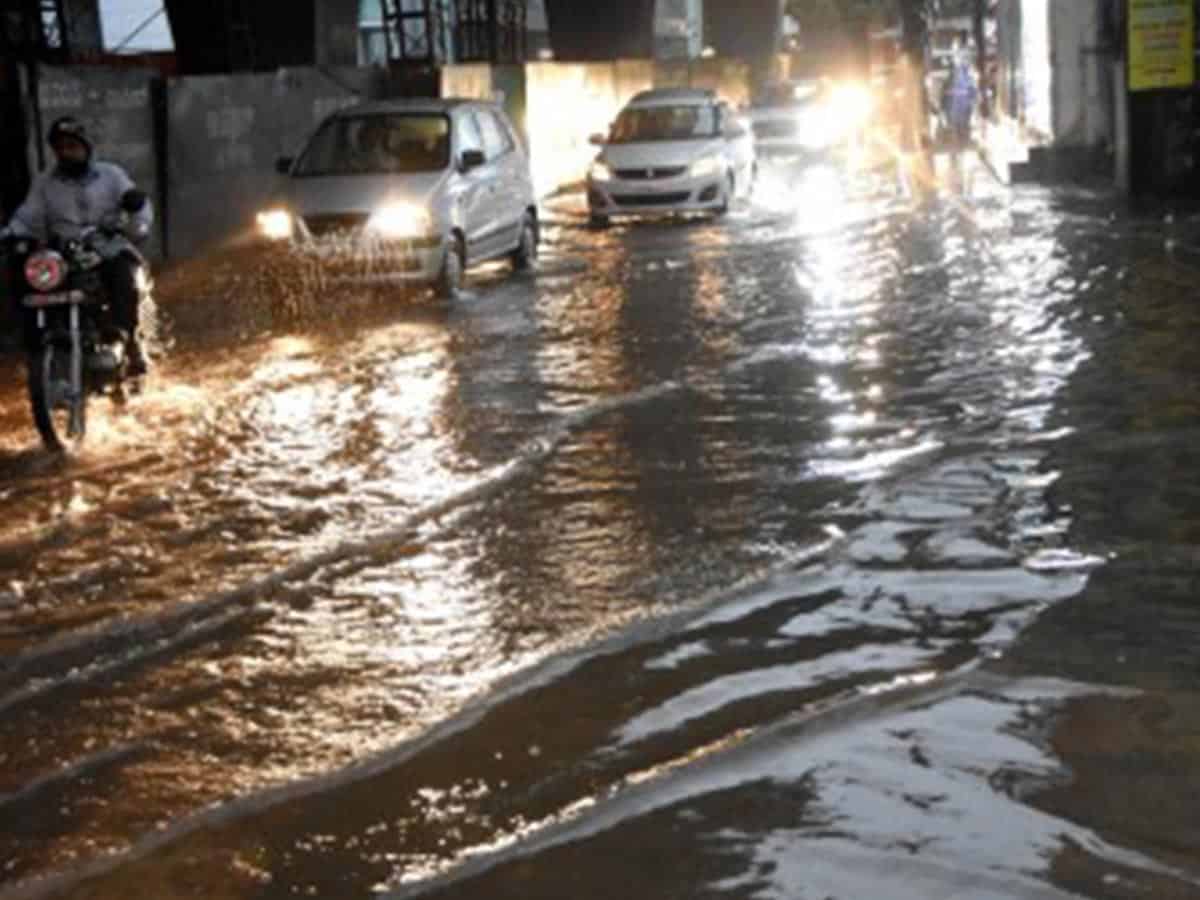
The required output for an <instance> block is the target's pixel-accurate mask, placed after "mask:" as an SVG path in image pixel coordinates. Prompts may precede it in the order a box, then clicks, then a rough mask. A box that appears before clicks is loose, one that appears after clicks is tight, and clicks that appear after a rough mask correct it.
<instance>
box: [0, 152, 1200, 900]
mask: <svg viewBox="0 0 1200 900" xmlns="http://www.w3.org/2000/svg"><path fill="white" fill-rule="evenodd" d="M817 187H820V188H821V189H823V190H828V191H829V193H828V194H826V195H822V196H815V195H814V193H813V192H812V191H815V190H816V189H817ZM962 187H963V186H962V185H956V186H954V188H951V189H944V190H937V191H935V192H932V193H931V194H930V195H928V196H924V197H917V198H913V197H909V196H905V195H903V194H897V193H895V192H891V191H887V192H883V193H881V194H874V195H871V196H869V197H868V196H855V197H843V196H840V195H838V194H837V193H836V192H835V191H834V190H833V188H832V186H831V185H828V184H824V185H820V186H812V191H810V192H808V193H805V194H804V195H803V202H802V203H799V204H798V203H796V202H794V201H791V200H789V193H788V192H787V191H786V190H784V189H783V188H782V187H780V186H779V185H774V186H772V185H770V184H768V185H767V186H766V187H765V188H764V189H763V190H761V191H760V196H759V197H758V199H757V200H756V202H755V203H754V204H753V205H752V206H750V207H747V208H744V209H741V210H739V211H737V212H736V214H735V215H733V216H732V217H731V218H730V219H728V220H726V221H724V222H719V223H712V222H688V223H669V224H647V225H643V226H639V227H617V228H614V229H612V230H609V231H605V232H594V231H590V230H588V229H587V228H586V227H584V225H583V222H582V217H580V216H579V215H578V214H577V213H576V212H575V211H573V210H572V209H571V208H570V206H569V204H567V205H564V206H554V207H553V208H548V209H547V216H548V218H549V223H548V227H547V229H546V238H547V244H546V247H545V252H544V256H543V260H542V263H541V266H540V270H539V272H538V273H537V275H536V276H521V277H510V276H509V275H508V273H507V272H506V271H505V269H504V267H493V268H490V269H488V270H486V271H484V272H482V273H480V274H479V275H477V276H476V277H475V278H473V280H472V282H471V285H470V289H469V291H468V293H467V294H466V295H465V296H464V297H462V298H461V299H460V300H459V301H457V302H455V303H454V304H452V305H450V306H449V307H437V306H435V305H432V304H430V303H427V302H419V301H414V300H411V299H407V300H397V299H396V298H394V297H383V298H381V297H378V296H375V297H373V298H370V300H369V302H367V303H359V302H357V301H358V300H359V299H362V298H359V297H357V295H354V294H353V293H338V294H337V295H336V296H334V295H332V294H325V293H323V292H322V291H321V290H320V289H319V285H318V284H317V279H316V276H314V275H313V274H312V273H307V274H306V273H304V272H300V273H296V272H289V274H288V276H287V279H286V280H284V281H278V280H277V274H278V273H277V271H276V270H275V269H274V268H270V267H267V268H263V267H259V268H252V267H250V266H248V265H242V264H241V263H240V262H239V261H238V259H237V257H236V256H231V257H229V258H228V259H227V260H226V261H225V269H224V270H223V271H221V272H219V273H217V274H216V275H214V271H212V270H206V271H205V272H204V273H203V274H204V278H207V279H208V281H207V282H205V283H206V285H207V288H206V290H207V292H205V291H200V290H199V289H198V288H197V287H196V285H197V284H198V283H199V282H200V281H203V279H201V278H199V277H197V279H195V280H193V281H190V282H189V281H188V279H187V278H186V277H185V276H186V274H187V273H184V276H180V275H178V274H177V275H174V276H172V278H171V279H167V283H166V284H164V286H163V291H162V292H160V293H161V294H162V296H163V302H164V305H165V306H166V317H165V318H166V321H167V322H168V323H170V325H171V328H170V333H171V334H172V335H173V337H174V341H175V346H174V348H173V350H172V352H171V353H170V355H169V356H168V357H167V358H166V360H165V362H164V364H163V366H162V369H161V371H160V373H159V375H158V376H157V377H156V379H155V381H154V383H153V385H152V386H151V388H150V390H149V391H148V392H147V394H146V395H144V396H142V397H140V398H139V399H138V400H137V401H136V402H135V404H134V406H133V408H132V410H131V411H130V413H129V414H128V415H124V416H120V417H117V416H97V417H96V418H95V422H96V423H97V425H98V429H97V433H96V434H94V435H89V443H88V446H87V447H86V449H85V450H84V451H83V452H82V453H80V454H79V455H78V456H77V457H75V458H72V459H69V460H66V461H61V460H55V459H52V458H49V457H47V456H45V455H44V454H42V453H41V452H40V451H38V450H37V448H36V447H35V444H34V433H33V431H32V428H31V427H30V426H29V424H28V421H27V418H28V417H27V413H26V411H25V407H24V402H25V401H24V399H23V396H22V393H21V390H20V379H19V377H18V373H17V372H16V370H15V368H14V367H13V366H12V365H11V364H10V365H9V368H8V369H6V370H5V372H4V373H3V375H2V376H0V381H2V383H3V388H2V389H0V419H2V420H3V429H2V434H3V437H0V508H2V509H3V510H4V516H3V519H2V521H0V654H3V655H2V656H0V660H2V662H0V897H4V898H8V897H42V896H69V897H80V898H83V897H88V898H93V897H94V898H102V897H103V898H107V897H125V896H129V895H138V896H155V897H205V898H276V897H279V898H282V897H293V896H315V897H338V898H352V897H370V896H389V897H404V896H422V897H426V896H427V897H437V898H442V897H446V898H449V897H488V898H502V897H514V898H516V897H521V898H539V897H547V898H548V897H555V898H560V897H567V896H572V897H583V898H588V897H596V898H600V897H606V898H607V897H612V896H618V895H621V894H624V895H629V896H646V897H657V898H688V900H695V898H750V897H755V898H759V897H762V898H773V897H780V898H814V900H825V898H839V900H849V898H868V897H869V898H876V897H888V898H910V897H911V898H914V900H915V898H921V900H924V898H952V897H964V898H965V897H970V898H992V897H995V898H1000V897H1005V898H1041V897H1047V898H1050V897H1054V898H1057V897H1080V896H1081V897H1097V898H1127V897H1130V898H1132V897H1155V898H1159V897H1162V898H1176V897H1179V898H1192V897H1200V816H1198V815H1197V814H1196V812H1195V811H1196V810H1197V809H1200V690H1198V684H1200V662H1198V660H1200V655H1198V654H1197V650H1196V646H1197V640H1198V639H1200V604H1198V603H1197V602H1196V599H1197V598H1196V594H1195V589H1194V585H1195V583H1196V576H1197V575H1198V574H1200V552H1198V551H1197V550H1196V549H1195V548H1196V546H1197V544H1196V538H1197V527H1198V526H1200V477H1198V476H1197V475H1196V474H1195V473H1196V472H1197V471H1200V467H1198V466H1197V465H1196V463H1197V459H1196V456H1197V454H1200V451H1198V450H1196V449H1195V448H1196V447H1200V443H1198V442H1197V441H1196V437H1197V436H1198V435H1200V426H1197V421H1198V420H1197V416H1196V412H1197V406H1198V404H1197V401H1196V399H1195V398H1196V397H1197V396H1200V394H1198V393H1197V390H1196V388H1197V387H1200V362H1198V361H1197V354H1195V353H1194V352H1193V351H1192V348H1191V347H1190V346H1189V336H1190V334H1191V333H1192V332H1194V331H1195V325H1197V324H1200V322H1198V321H1197V320H1198V319H1200V312H1197V310H1200V306H1197V304H1196V301H1197V299H1198V296H1197V295H1198V293H1200V292H1198V291H1197V285H1198V284H1200V280H1198V278H1197V275H1198V274H1200V268H1198V267H1200V240H1197V239H1194V238H1193V237H1190V235H1194V234H1197V233H1200V227H1196V223H1194V222H1191V221H1189V220H1181V221H1179V222H1174V221H1171V222H1164V221H1162V220H1161V218H1159V217H1151V216H1138V215H1133V214H1130V213H1127V212H1124V211H1122V210H1120V209H1119V208H1118V207H1116V206H1114V204H1113V203H1112V202H1111V201H1110V200H1108V199H1106V198H1104V197H1103V196H1099V195H1092V194H1088V193H1085V192H1081V191H1065V190H1058V191H1052V190H1048V189H1040V188H1021V189H1018V190H1016V191H1013V190H1010V189H1007V188H1004V187H1002V186H999V185H997V184H995V183H994V182H992V181H990V180H989V179H988V178H987V177H986V176H984V175H983V173H978V174H977V175H976V177H974V179H973V180H972V181H971V183H970V184H969V185H968V186H967V188H966V189H965V190H964V189H962ZM955 188H957V189H955ZM212 284H216V285H217V286H218V287H217V288H213V287H212Z"/></svg>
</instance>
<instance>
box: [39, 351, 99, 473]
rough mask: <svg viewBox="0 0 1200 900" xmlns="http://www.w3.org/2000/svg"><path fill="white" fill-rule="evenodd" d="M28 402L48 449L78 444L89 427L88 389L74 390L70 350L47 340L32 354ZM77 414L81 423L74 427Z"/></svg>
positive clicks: (64, 448) (62, 450)
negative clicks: (76, 391)
mask: <svg viewBox="0 0 1200 900" xmlns="http://www.w3.org/2000/svg"><path fill="white" fill-rule="evenodd" d="M29 403H30V407H31V409H32V412H33V424H34V426H35V427H36V428H37V430H38V434H40V435H41V436H42V443H43V444H44V445H45V447H46V449H47V450H50V451H53V452H56V453H62V452H64V451H65V450H67V449H68V448H69V447H72V446H78V445H79V444H80V443H81V442H82V441H83V437H84V434H85V433H86V431H87V391H86V390H83V391H81V392H80V394H79V396H78V397H73V396H72V391H71V351H70V350H68V349H66V348H63V347H57V346H55V345H54V344H52V343H51V344H45V345H43V346H42V347H39V348H38V349H37V350H36V351H34V352H33V353H32V354H31V355H30V357H29ZM75 415H77V417H78V418H77V424H78V427H72V419H73V417H74V416H75Z"/></svg>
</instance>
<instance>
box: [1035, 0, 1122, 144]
mask: <svg viewBox="0 0 1200 900" xmlns="http://www.w3.org/2000/svg"><path fill="white" fill-rule="evenodd" d="M1050 35H1051V56H1050V58H1051V60H1052V65H1053V68H1052V78H1053V95H1052V96H1053V101H1052V104H1051V107H1052V135H1053V138H1054V144H1055V145H1056V146H1061V147H1095V146H1097V145H1100V144H1104V143H1106V142H1108V141H1109V140H1110V139H1111V137H1112V115H1113V113H1112V93H1111V84H1110V73H1109V61H1110V57H1109V56H1108V54H1107V53H1106V52H1104V51H1103V50H1102V49H1101V45H1102V43H1103V35H1102V13H1101V10H1100V8H1099V4H1098V3H1097V2H1096V0H1070V2H1065V3H1064V2H1062V0H1059V2H1056V3H1052V4H1051V6H1050Z"/></svg>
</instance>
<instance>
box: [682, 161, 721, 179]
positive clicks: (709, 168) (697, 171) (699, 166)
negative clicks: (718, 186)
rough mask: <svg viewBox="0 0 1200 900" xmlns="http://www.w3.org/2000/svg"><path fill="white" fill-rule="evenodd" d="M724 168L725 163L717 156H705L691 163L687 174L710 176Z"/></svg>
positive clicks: (698, 176)
mask: <svg viewBox="0 0 1200 900" xmlns="http://www.w3.org/2000/svg"><path fill="white" fill-rule="evenodd" d="M724 168H725V163H724V161H723V160H722V159H721V157H719V156H706V157H704V158H703V159H698V160H696V161H695V162H694V163H692V165H691V168H689V169H688V174H689V175H691V176H692V177H693V178H711V177H713V176H715V175H720V174H721V172H722V171H723V170H724Z"/></svg>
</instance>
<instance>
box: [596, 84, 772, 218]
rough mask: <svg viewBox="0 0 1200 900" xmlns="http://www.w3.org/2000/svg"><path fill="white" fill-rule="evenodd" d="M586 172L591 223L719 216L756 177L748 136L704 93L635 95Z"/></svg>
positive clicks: (738, 120) (711, 95) (725, 105)
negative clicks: (617, 218)
mask: <svg viewBox="0 0 1200 900" xmlns="http://www.w3.org/2000/svg"><path fill="white" fill-rule="evenodd" d="M592 142H593V143H594V144H596V145H598V146H600V147H601V148H602V149H601V152H600V155H599V156H597V157H596V161H595V162H594V163H592V167H591V169H590V171H589V172H588V179H587V187H588V210H589V212H590V214H591V221H592V224H593V225H598V226H603V225H607V224H608V223H609V221H610V220H611V219H612V217H614V216H645V215H663V214H669V213H698V212H707V213H715V214H718V215H719V214H721V213H724V212H726V211H728V209H729V207H730V205H731V204H732V203H733V201H734V200H735V199H736V198H738V197H740V196H743V195H745V196H748V195H749V193H750V189H751V187H752V185H753V182H754V178H755V175H756V172H757V162H756V160H755V154H754V136H753V134H752V133H751V131H750V128H749V127H748V126H747V124H746V123H745V122H744V121H743V120H742V119H741V118H740V117H739V116H738V115H737V114H736V113H735V112H734V110H733V108H732V107H731V106H730V105H729V103H727V102H725V101H723V100H721V99H720V98H719V97H717V96H716V94H714V93H713V92H712V91H706V90H693V89H664V90H653V91H645V92H643V93H641V94H638V95H637V96H636V97H634V98H633V100H631V101H630V102H629V104H628V105H627V106H626V107H625V108H624V109H623V110H622V111H621V113H620V115H619V116H617V120H616V121H615V122H614V123H613V126H612V129H611V131H610V132H609V134H608V136H607V137H605V136H603V135H595V136H593V138H592Z"/></svg>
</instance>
